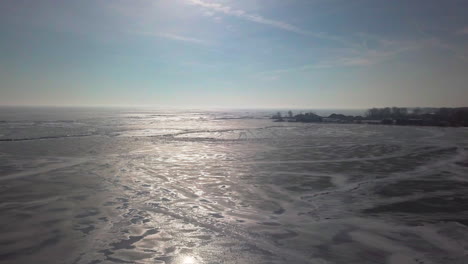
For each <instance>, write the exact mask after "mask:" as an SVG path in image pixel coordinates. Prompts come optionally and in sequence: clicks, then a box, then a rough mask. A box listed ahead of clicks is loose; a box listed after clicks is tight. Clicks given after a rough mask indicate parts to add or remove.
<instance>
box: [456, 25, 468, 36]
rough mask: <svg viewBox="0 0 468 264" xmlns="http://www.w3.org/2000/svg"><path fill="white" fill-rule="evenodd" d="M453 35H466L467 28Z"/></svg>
mask: <svg viewBox="0 0 468 264" xmlns="http://www.w3.org/2000/svg"><path fill="white" fill-rule="evenodd" d="M455 33H456V34H457V35H468V26H467V27H464V28H462V29H459V30H457V32H455Z"/></svg>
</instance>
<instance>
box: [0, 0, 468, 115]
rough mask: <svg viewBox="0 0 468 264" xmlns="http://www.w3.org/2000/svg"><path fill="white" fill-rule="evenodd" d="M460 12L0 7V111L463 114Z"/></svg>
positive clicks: (179, 5) (252, 6) (118, 4)
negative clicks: (416, 109) (404, 110)
mask: <svg viewBox="0 0 468 264" xmlns="http://www.w3.org/2000/svg"><path fill="white" fill-rule="evenodd" d="M467 10H468V1H465V0H447V1H439V0H412V1H408V0H395V1H387V0H236V1H235V0H82V1H68V0H67V1H55V0H39V1H37V0H36V1H35V0H21V1H19V0H3V1H1V2H0V33H1V35H0V105H54V106H79V105H83V106H86V105H100V106H129V105H131V106H138V105H142V106H157V107H227V108H232V107H234V108H252V107H261V108H266V107H270V108H275V107H281V108H288V107H291V108H367V107H373V106H376V107H381V106H407V107H412V106H433V107H442V106H447V107H453V106H467V102H468V16H467V15H466V12H467Z"/></svg>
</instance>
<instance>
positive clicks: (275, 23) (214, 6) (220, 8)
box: [187, 0, 319, 37]
mask: <svg viewBox="0 0 468 264" xmlns="http://www.w3.org/2000/svg"><path fill="white" fill-rule="evenodd" d="M187 1H188V2H189V3H190V4H192V5H196V6H200V7H203V8H206V9H209V10H211V11H212V12H218V13H223V14H225V15H229V16H234V17H238V18H240V19H244V20H247V21H251V22H254V23H258V24H263V25H267V26H271V27H275V28H278V29H282V30H286V31H290V32H294V33H297V34H301V35H316V36H317V37H318V36H319V34H314V33H312V32H310V31H307V30H304V29H301V28H299V27H297V26H294V25H291V24H289V23H286V22H283V21H279V20H273V19H268V18H265V17H262V16H260V15H256V14H250V13H247V12H246V11H244V10H240V9H233V8H231V7H230V6H226V5H222V4H219V3H209V2H205V1H202V0H187Z"/></svg>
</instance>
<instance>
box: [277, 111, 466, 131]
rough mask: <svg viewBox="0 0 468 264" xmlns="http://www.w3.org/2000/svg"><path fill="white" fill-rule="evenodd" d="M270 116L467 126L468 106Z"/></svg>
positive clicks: (287, 119)
mask: <svg viewBox="0 0 468 264" xmlns="http://www.w3.org/2000/svg"><path fill="white" fill-rule="evenodd" d="M271 119H273V120H274V122H299V123H335V124H371V125H398V126H407V125H409V126H439V127H468V107H458V108H412V109H408V108H401V107H385V108H371V109H369V110H367V112H366V114H365V115H364V116H360V115H358V116H352V115H343V114H335V113H333V114H331V115H329V116H319V115H317V114H315V113H313V112H308V113H299V114H296V115H294V113H293V112H292V111H288V112H287V113H285V114H284V115H283V114H282V113H281V112H277V113H276V114H274V115H273V116H272V117H271Z"/></svg>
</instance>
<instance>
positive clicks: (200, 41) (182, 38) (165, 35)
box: [140, 32, 211, 45]
mask: <svg viewBox="0 0 468 264" xmlns="http://www.w3.org/2000/svg"><path fill="white" fill-rule="evenodd" d="M140 34H142V35H147V36H155V37H158V38H166V39H171V40H176V41H183V42H189V43H194V44H199V45H209V44H211V43H210V42H209V41H206V40H203V39H198V38H192V37H188V36H182V35H177V34H171V33H159V32H157V33H155V32H140Z"/></svg>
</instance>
